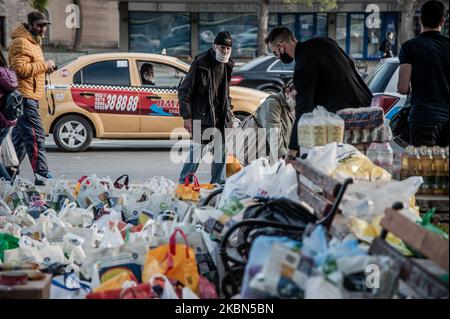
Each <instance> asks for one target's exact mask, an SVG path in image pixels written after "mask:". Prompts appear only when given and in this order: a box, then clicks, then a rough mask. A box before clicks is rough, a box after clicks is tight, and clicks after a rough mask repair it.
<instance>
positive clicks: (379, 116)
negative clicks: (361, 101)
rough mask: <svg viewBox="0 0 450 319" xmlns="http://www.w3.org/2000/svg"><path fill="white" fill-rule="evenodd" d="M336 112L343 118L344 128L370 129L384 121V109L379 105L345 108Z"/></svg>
mask: <svg viewBox="0 0 450 319" xmlns="http://www.w3.org/2000/svg"><path fill="white" fill-rule="evenodd" d="M336 114H337V115H339V116H340V117H341V118H342V119H343V120H344V122H345V129H346V130H356V129H371V128H376V127H379V126H381V125H383V123H384V111H383V109H382V108H380V107H362V108H347V109H343V110H339V111H337V112H336Z"/></svg>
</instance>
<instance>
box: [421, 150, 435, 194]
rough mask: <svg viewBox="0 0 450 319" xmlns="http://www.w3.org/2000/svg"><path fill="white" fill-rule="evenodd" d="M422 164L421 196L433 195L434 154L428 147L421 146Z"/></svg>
mask: <svg viewBox="0 0 450 319" xmlns="http://www.w3.org/2000/svg"><path fill="white" fill-rule="evenodd" d="M419 155H420V163H421V165H422V172H421V175H422V178H423V184H422V186H421V187H420V194H422V195H432V194H433V188H432V185H433V183H434V175H435V174H434V168H433V153H432V152H431V149H430V148H429V147H426V146H421V147H420V149H419Z"/></svg>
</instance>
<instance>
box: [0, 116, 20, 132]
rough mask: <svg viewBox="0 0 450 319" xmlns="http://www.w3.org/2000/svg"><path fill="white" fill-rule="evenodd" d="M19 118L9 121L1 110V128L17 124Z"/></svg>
mask: <svg viewBox="0 0 450 319" xmlns="http://www.w3.org/2000/svg"><path fill="white" fill-rule="evenodd" d="M16 124H17V120H14V121H9V120H7V119H6V118H5V116H4V115H3V113H2V112H0V129H4V128H8V127H12V126H16Z"/></svg>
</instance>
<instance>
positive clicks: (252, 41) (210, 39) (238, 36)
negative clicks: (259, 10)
mask: <svg viewBox="0 0 450 319" xmlns="http://www.w3.org/2000/svg"><path fill="white" fill-rule="evenodd" d="M220 31H228V32H230V33H231V34H232V36H233V51H232V56H233V57H235V58H236V57H239V58H254V57H255V56H256V51H257V48H258V18H257V15H256V14H254V13H242V14H230V13H200V14H199V49H200V51H205V50H208V49H209V48H211V47H212V45H213V43H214V39H215V37H216V35H217V33H219V32H220Z"/></svg>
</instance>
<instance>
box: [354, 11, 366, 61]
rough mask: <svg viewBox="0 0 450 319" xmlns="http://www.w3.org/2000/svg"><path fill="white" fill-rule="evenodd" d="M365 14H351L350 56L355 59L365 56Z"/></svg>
mask: <svg viewBox="0 0 450 319" xmlns="http://www.w3.org/2000/svg"><path fill="white" fill-rule="evenodd" d="M364 23H365V15H364V14H351V15H350V56H351V57H352V58H354V59H362V58H363V57H364V27H365V24H364Z"/></svg>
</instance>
